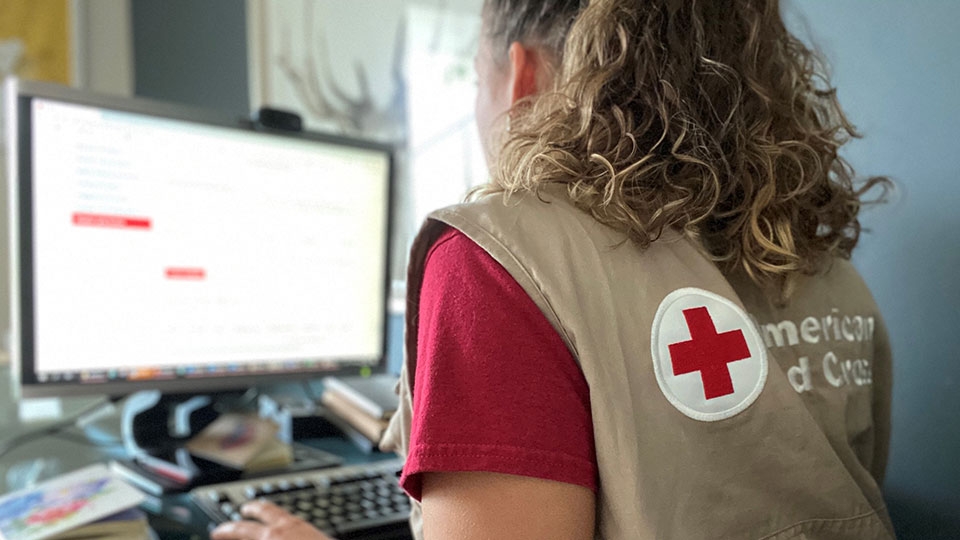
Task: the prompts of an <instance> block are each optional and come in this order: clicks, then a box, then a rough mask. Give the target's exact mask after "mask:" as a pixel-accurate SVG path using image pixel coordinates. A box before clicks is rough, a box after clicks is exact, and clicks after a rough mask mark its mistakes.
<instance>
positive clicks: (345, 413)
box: [320, 391, 390, 443]
mask: <svg viewBox="0 0 960 540" xmlns="http://www.w3.org/2000/svg"><path fill="white" fill-rule="evenodd" d="M320 403H322V404H323V406H324V407H326V408H327V410H328V411H330V412H331V413H333V414H335V415H337V416H339V417H340V418H341V419H342V420H343V421H345V422H347V423H348V424H350V425H351V426H352V427H353V428H354V429H356V430H357V431H359V432H360V433H361V434H362V435H363V436H364V437H366V438H368V439H370V441H371V442H373V443H379V442H380V439H381V438H383V432H384V431H386V430H387V425H388V424H389V423H390V422H389V421H388V420H383V419H381V418H378V417H374V416H371V415H370V414H369V413H368V412H367V411H365V410H363V409H361V408H359V407H357V406H356V405H354V403H353V402H352V401H350V400H349V399H347V398H346V397H344V396H343V395H342V394H340V393H339V392H329V391H328V392H324V393H323V396H322V397H321V398H320Z"/></svg>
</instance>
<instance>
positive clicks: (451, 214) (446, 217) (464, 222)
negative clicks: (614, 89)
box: [434, 209, 580, 366]
mask: <svg viewBox="0 0 960 540" xmlns="http://www.w3.org/2000/svg"><path fill="white" fill-rule="evenodd" d="M434 218H435V219H437V220H438V221H440V222H443V223H446V224H447V225H449V226H451V227H454V228H456V229H459V230H460V231H461V232H463V233H464V234H466V235H467V236H468V237H469V236H470V233H469V232H467V231H466V230H464V227H466V228H467V229H469V230H471V231H475V232H477V233H482V234H483V235H484V236H485V237H486V238H487V239H488V240H490V241H491V242H493V243H494V244H495V245H496V246H497V247H498V248H500V249H501V250H502V252H503V253H504V254H505V255H506V256H508V257H509V258H510V262H512V263H513V264H514V265H515V266H516V267H517V268H518V269H519V270H520V271H521V272H523V278H524V280H525V281H527V282H528V283H530V284H531V286H532V287H533V288H534V290H535V291H536V293H537V296H539V297H540V298H541V299H542V301H543V305H545V306H547V307H548V308H549V309H550V312H551V314H552V315H553V317H552V318H553V320H555V321H557V326H559V328H555V330H556V331H557V332H559V333H560V334H561V337H562V338H563V341H564V342H565V343H566V344H567V346H568V347H570V349H571V351H570V352H571V353H572V354H573V357H574V359H575V360H576V362H577V365H578V366H579V365H580V354H579V352H578V351H577V348H576V345H575V344H574V342H573V339H572V338H571V337H570V332H569V331H568V330H567V327H566V325H565V324H564V323H563V321H562V320H561V319H560V315H559V314H558V313H557V310H556V308H554V307H553V302H551V301H550V299H549V298H547V295H546V294H544V292H543V289H542V288H541V286H540V283H539V282H538V281H537V280H536V279H534V278H533V276H532V275H531V274H530V271H529V270H528V269H527V267H526V265H524V264H523V263H522V262H521V261H520V259H518V258H517V256H516V255H514V254H513V251H511V250H510V248H509V247H507V246H506V244H504V243H503V242H501V241H500V239H499V238H497V237H496V236H495V235H494V234H493V233H492V232H490V231H488V230H487V229H485V228H484V227H483V226H482V225H480V224H478V223H475V222H473V221H471V220H469V219H467V218H466V217H464V216H462V215H461V214H458V213H456V212H455V211H453V210H451V209H445V210H443V211H441V212H438V213H437V214H435V216H434ZM473 240H474V242H476V240H475V239H473ZM491 255H492V254H491ZM494 260H496V257H494ZM498 262H500V261H498ZM500 264H501V265H503V263H502V262H501V263H500ZM507 271H508V272H509V269H507ZM510 273H511V275H513V273H512V272H510ZM513 278H514V279H517V276H515V275H513ZM518 282H519V280H518ZM521 287H523V284H521ZM524 290H526V288H524ZM527 294H529V291H527ZM534 303H537V302H536V301H534Z"/></svg>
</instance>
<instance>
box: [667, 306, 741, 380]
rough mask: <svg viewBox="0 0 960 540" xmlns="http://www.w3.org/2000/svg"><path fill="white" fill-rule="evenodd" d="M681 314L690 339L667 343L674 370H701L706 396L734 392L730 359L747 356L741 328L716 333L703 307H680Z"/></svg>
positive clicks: (681, 373)
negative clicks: (682, 308) (681, 309)
mask: <svg viewBox="0 0 960 540" xmlns="http://www.w3.org/2000/svg"><path fill="white" fill-rule="evenodd" d="M683 318H684V319H686V320H687V327H688V328H689V329H690V341H681V342H680V343H674V344H672V345H670V360H671V361H672V362H673V374H674V375H683V374H685V373H693V372H695V371H699V372H700V379H701V380H702V381H703V394H704V396H705V397H706V398H707V399H713V398H718V397H721V396H726V395H727V394H732V393H733V380H732V379H731V378H730V368H729V367H728V366H727V364H729V363H730V362H736V361H738V360H744V359H746V358H750V349H749V347H747V340H745V339H744V338H743V331H741V330H731V331H729V332H724V333H722V334H718V333H717V329H716V327H715V326H714V325H713V319H711V318H710V312H709V311H707V308H706V307H698V308H691V309H685V310H683Z"/></svg>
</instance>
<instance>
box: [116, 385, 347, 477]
mask: <svg viewBox="0 0 960 540" xmlns="http://www.w3.org/2000/svg"><path fill="white" fill-rule="evenodd" d="M239 398H240V394H239V393H236V394H218V395H217V396H216V400H217V402H218V403H221V404H222V403H224V402H227V403H229V402H230V401H234V400H236V402H237V403H240V402H242V400H241V399H239ZM214 405H215V402H214V397H211V396H195V395H164V394H161V393H160V392H158V391H153V390H148V391H141V392H137V393H135V394H132V395H131V396H130V397H128V398H127V399H126V401H125V402H124V406H123V410H122V413H121V425H120V432H121V438H122V439H123V445H124V450H125V454H126V456H127V459H124V460H118V461H117V465H116V467H115V470H117V469H118V472H120V473H121V474H123V475H124V476H125V477H126V478H127V479H128V480H130V481H131V482H133V483H134V484H137V485H139V486H140V487H142V488H144V489H146V490H147V491H150V492H153V493H157V494H160V493H172V492H179V491H186V490H189V489H192V488H194V487H197V486H201V485H206V484H211V483H219V482H229V481H233V480H238V479H240V478H255V477H257V476H261V475H265V474H276V473H282V472H297V471H301V470H314V469H319V468H325V467H333V466H337V465H340V464H342V463H343V460H342V459H341V458H340V457H338V456H335V455H333V454H330V453H328V452H324V451H322V450H319V449H316V448H311V447H308V446H305V445H302V444H295V443H294V446H293V450H294V452H293V453H294V462H293V463H291V464H290V465H288V466H285V467H283V468H281V469H277V470H272V471H268V470H265V471H258V472H256V473H248V472H244V471H240V470H237V469H233V468H230V467H225V466H223V465H220V464H217V463H214V462H211V461H207V460H205V459H201V458H195V457H193V456H191V455H190V453H189V452H188V451H187V449H186V448H185V447H184V445H185V444H186V442H187V441H188V440H189V439H190V438H191V437H193V436H194V435H195V434H197V433H199V432H200V431H201V430H203V428H205V427H206V426H207V425H209V424H210V423H211V422H213V421H214V420H215V419H216V418H217V416H218V415H219V411H218V410H217V408H215V406H214ZM259 414H260V416H261V417H264V418H270V419H272V420H274V421H275V422H276V423H277V424H278V426H280V432H279V433H278V436H279V437H280V439H281V440H284V441H286V442H292V441H291V438H292V437H291V435H292V433H291V431H292V430H291V425H292V424H291V418H290V413H289V411H286V410H285V409H284V408H283V407H282V406H281V405H279V404H277V402H275V401H273V400H272V399H270V398H268V397H266V396H261V397H260V400H259Z"/></svg>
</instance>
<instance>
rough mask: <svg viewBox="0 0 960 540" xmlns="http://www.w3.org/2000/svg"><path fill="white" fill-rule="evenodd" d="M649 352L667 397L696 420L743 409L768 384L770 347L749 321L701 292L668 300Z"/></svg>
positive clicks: (675, 294)
mask: <svg viewBox="0 0 960 540" xmlns="http://www.w3.org/2000/svg"><path fill="white" fill-rule="evenodd" d="M650 348H651V352H652V353H653V371H654V373H656V376H657V384H658V385H659V386H660V390H661V391H663V395H664V396H666V398H667V400H669V401H670V403H672V404H673V406H674V407H676V408H677V409H678V410H680V412H682V413H683V414H685V415H687V416H689V417H690V418H693V419H695V420H702V421H705V422H715V421H717V420H723V419H725V418H730V417H731V416H733V415H735V414H737V413H739V412H741V411H743V410H744V409H746V408H747V407H749V406H750V404H752V403H753V402H754V400H756V399H757V396H759V395H760V392H761V391H762V390H763V385H764V383H765V382H766V380H767V349H766V347H765V346H764V344H763V340H762V339H761V338H760V334H759V333H758V332H757V329H756V328H755V327H754V325H753V323H752V322H751V321H750V318H749V317H748V316H747V314H746V313H745V312H744V311H743V309H741V308H740V307H739V306H737V305H736V304H734V303H733V302H731V301H730V300H728V299H726V298H724V297H722V296H719V295H717V294H714V293H712V292H709V291H704V290H702V289H695V288H685V289H677V290H675V291H673V292H672V293H670V294H668V295H667V297H666V298H664V299H663V302H661V303H660V307H659V308H657V314H656V316H655V317H654V319H653V328H652V329H651V339H650Z"/></svg>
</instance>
